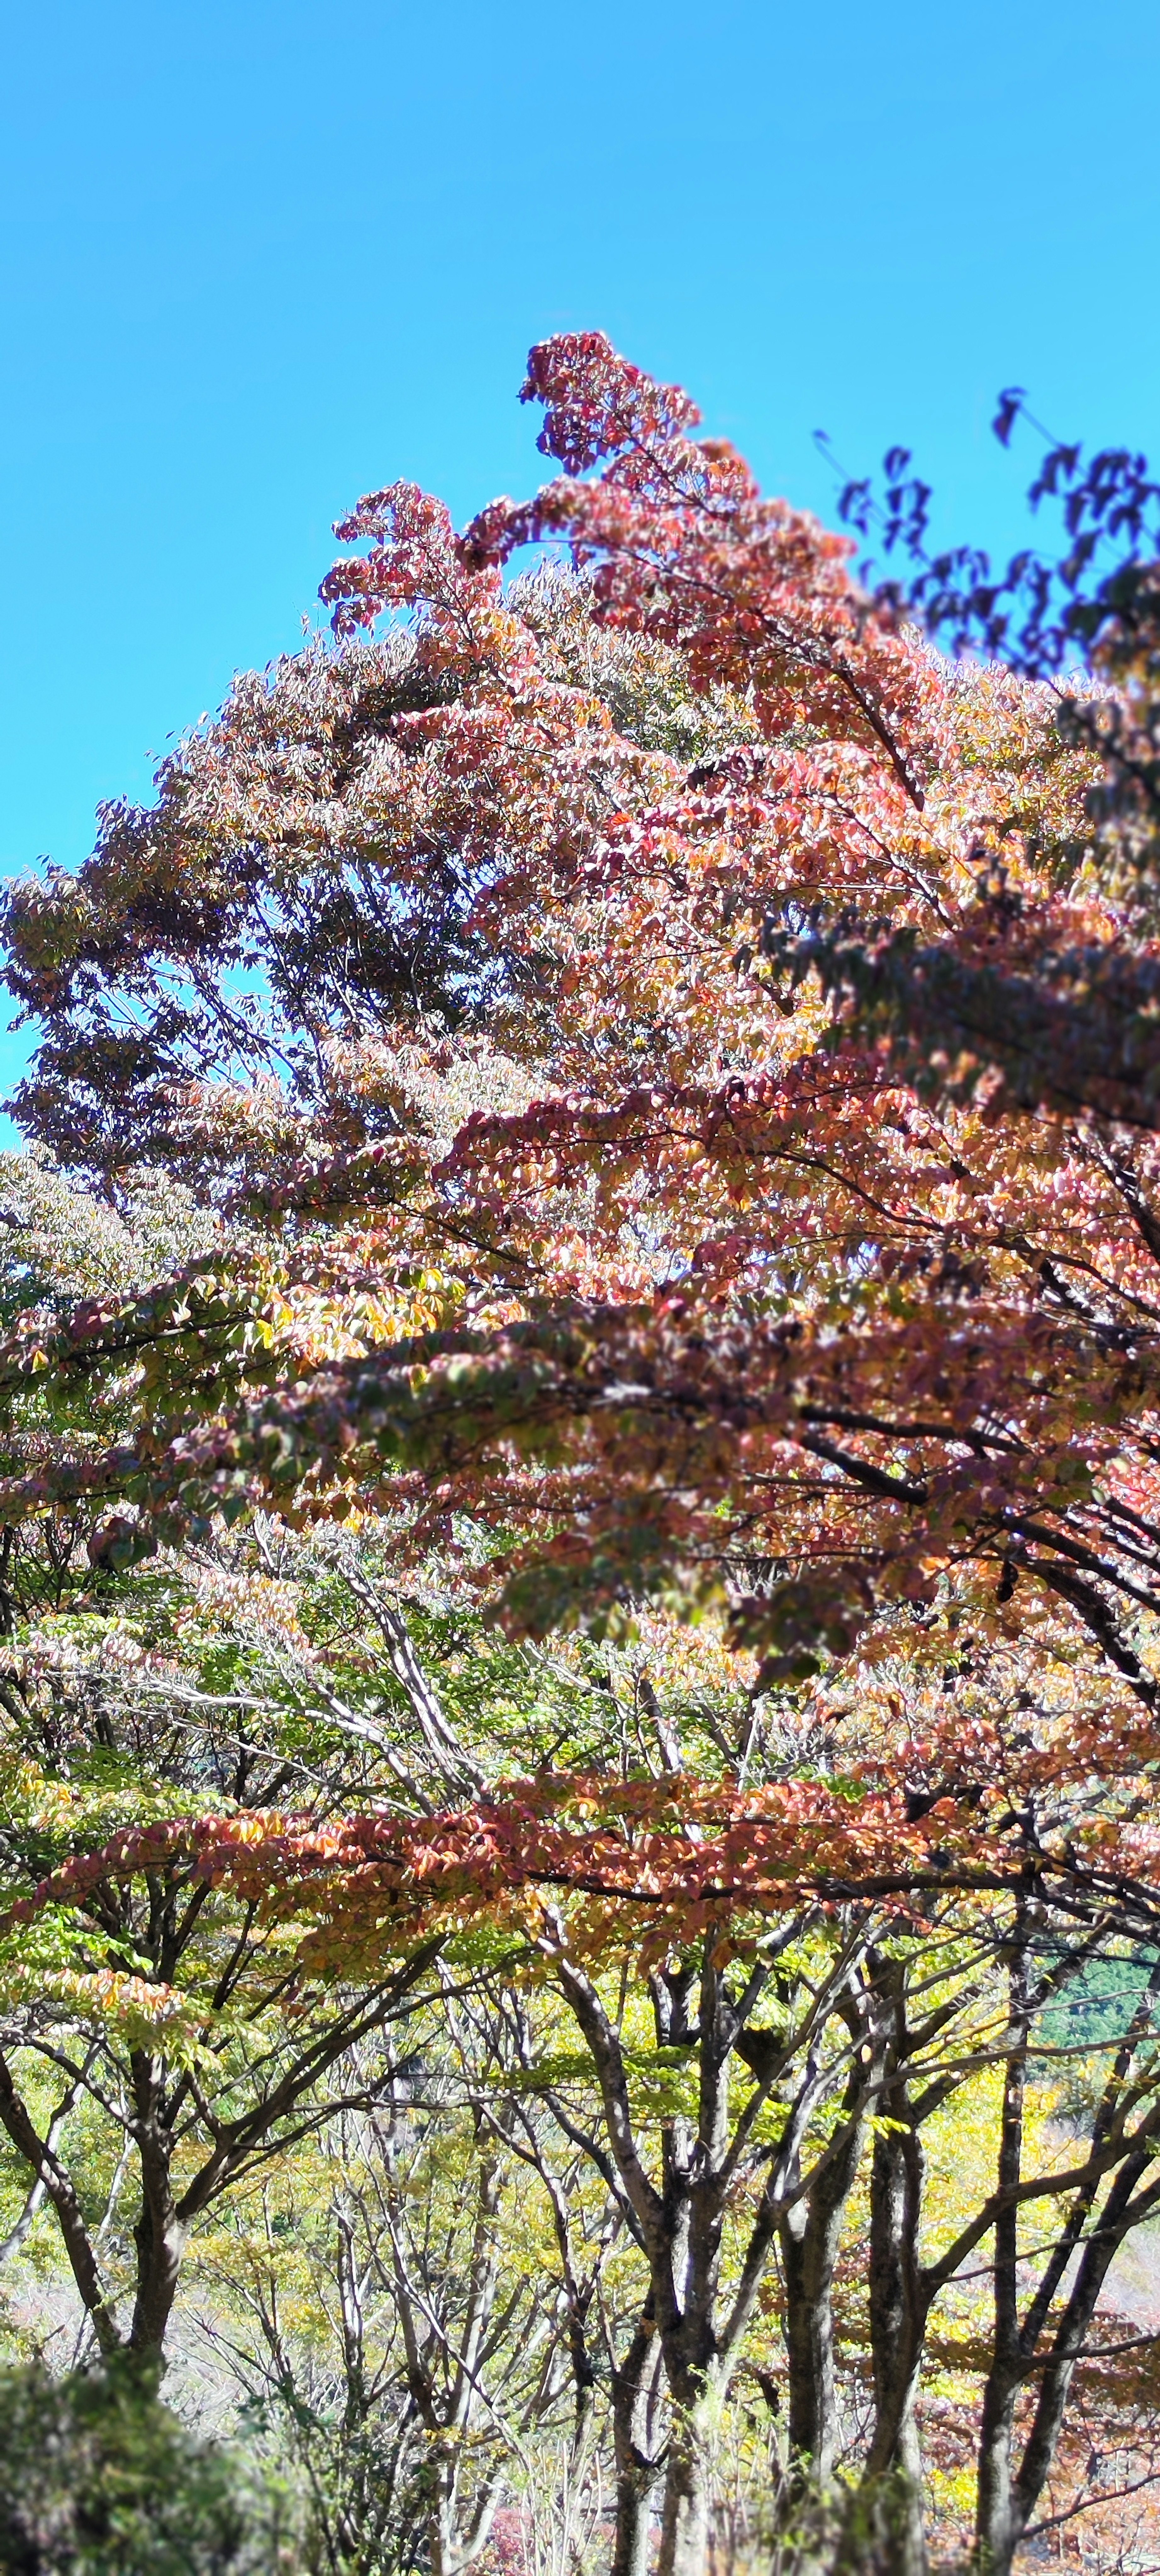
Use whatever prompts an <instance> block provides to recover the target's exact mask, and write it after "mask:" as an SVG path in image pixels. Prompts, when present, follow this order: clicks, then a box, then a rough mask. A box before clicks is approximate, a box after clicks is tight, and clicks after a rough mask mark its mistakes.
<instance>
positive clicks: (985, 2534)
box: [975, 1925, 1031, 2576]
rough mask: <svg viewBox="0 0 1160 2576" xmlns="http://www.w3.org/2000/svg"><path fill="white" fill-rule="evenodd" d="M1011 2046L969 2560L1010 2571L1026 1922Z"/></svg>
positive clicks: (1011, 2010) (1016, 1957)
mask: <svg viewBox="0 0 1160 2576" xmlns="http://www.w3.org/2000/svg"><path fill="white" fill-rule="evenodd" d="M1008 1976H1009V1981H1010V2003H1009V2007H1008V2015H1009V2018H1008V2032H1009V2038H1010V2054H1009V2056H1008V2059H1007V2071H1006V2075H1005V2077H1004V2081H1003V2111H1002V2121H1001V2126H1000V2132H999V2164H998V2177H997V2178H998V2184H999V2190H1000V2192H1001V2193H1002V2194H1005V2195H1011V2197H1010V2198H1008V2201H1007V2206H1006V2207H1005V2208H1003V2209H1001V2210H1000V2214H999V2216H998V2218H997V2219H996V2222H995V2254H994V2264H993V2277H994V2296H995V2344H994V2353H993V2357H992V2361H991V2368H990V2371H989V2373H988V2376H987V2382H986V2386H985V2388H984V2390H983V2413H982V2423H981V2427H980V2432H979V2486H978V2500H977V2504H976V2508H975V2564H976V2567H977V2568H978V2570H979V2571H980V2576H1009V2571H1010V2567H1011V2561H1012V2558H1013V2557H1014V2554H1015V2547H1016V2543H1017V2542H1018V2539H1019V2534H1020V2530H1021V2528H1022V2524H1021V2518H1020V2515H1019V2510H1018V2504H1017V2499H1016V2495H1015V2490H1014V2481H1013V2476H1012V2458H1011V2447H1012V2437H1013V2432H1014V2424H1015V2400H1016V2397H1017V2395H1018V2391H1019V2384H1020V2380H1021V2377H1022V2359H1023V2356H1022V2352H1021V2348H1020V2339H1019V2307H1018V2269H1019V2244H1018V2223H1017V2218H1016V2210H1015V2202H1014V2197H1013V2195H1014V2193H1015V2191H1016V2190H1017V2188H1018V2184H1019V2179H1020V2175H1021V2172H1022V2166H1023V2107H1024V2096H1025V2092H1026V2085H1027V2034H1028V2029H1029V2027H1030V2018H1031V2007H1030V1962H1029V1956H1028V1943H1027V1934H1026V1929H1025V1926H1024V1925H1021V1926H1020V1931H1019V1935H1018V1937H1017V1940H1016V1942H1015V1943H1014V1944H1013V1946H1012V1949H1011V1952H1010V1954H1009V1962H1008Z"/></svg>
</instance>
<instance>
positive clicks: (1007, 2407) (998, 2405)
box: [975, 2369, 1020, 2576]
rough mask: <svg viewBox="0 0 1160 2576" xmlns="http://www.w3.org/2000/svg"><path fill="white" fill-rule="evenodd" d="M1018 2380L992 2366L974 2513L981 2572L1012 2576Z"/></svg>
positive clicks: (1016, 2519)
mask: <svg viewBox="0 0 1160 2576" xmlns="http://www.w3.org/2000/svg"><path fill="white" fill-rule="evenodd" d="M1017 2385H1018V2383H1017V2381H1015V2380H1013V2379H1011V2378H1010V2377H1009V2375H1008V2373H1007V2372H1006V2371H1003V2370H999V2369H992V2371H991V2375H990V2378H989V2379H988V2381H987V2385H986V2388H985V2390H984V2392H983V2421H982V2427H981V2430H980V2434H979V2496H978V2505H977V2508H976V2517H975V2564H976V2566H977V2568H978V2570H979V2576H1010V2568H1011V2561H1012V2559H1013V2557H1014V2555H1015V2547H1016V2543H1017V2541H1018V2538H1019V2520H1020V2518H1019V2516H1018V2514H1017V2511H1016V2505H1015V2496H1014V2492H1013V2487H1012V2477H1011V2434H1012V2428H1013V2424H1014V2418H1015V2394H1016V2388H1017Z"/></svg>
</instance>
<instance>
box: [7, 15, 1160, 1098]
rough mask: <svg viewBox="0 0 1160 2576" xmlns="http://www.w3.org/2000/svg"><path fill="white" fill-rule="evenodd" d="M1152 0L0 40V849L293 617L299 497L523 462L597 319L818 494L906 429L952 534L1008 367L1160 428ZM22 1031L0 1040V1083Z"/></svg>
mask: <svg viewBox="0 0 1160 2576" xmlns="http://www.w3.org/2000/svg"><path fill="white" fill-rule="evenodd" d="M1158 110H1160V10H1158V9H1157V7H1156V0H1105V5H1104V9H1103V11H1102V13H1100V14H1099V16H1098V17H1097V14H1096V13H1095V12H1094V11H1093V10H1092V9H1091V8H1090V7H1087V6H1085V7H1084V8H1082V9H1081V8H1080V7H1079V6H1077V5H1075V0H1056V5H1054V6H1053V7H1051V8H1046V7H1044V6H1043V5H1042V0H1037V5H1030V0H968V5H967V6H966V7H960V8H959V9H957V10H951V9H948V8H946V7H941V8H940V7H937V6H931V5H930V0H926V5H923V6H917V5H914V0H902V5H899V6H896V7H895V8H894V9H893V10H892V11H889V12H887V11H884V10H881V9H878V8H871V7H869V6H867V5H865V0H863V5H861V6H855V5H852V0H830V5H829V6H827V7H813V8H803V7H800V6H798V7H794V8H790V7H787V6H785V5H783V0H717V6H716V8H715V9H712V10H710V9H705V8H693V7H692V6H690V5H688V0H670V5H667V6H661V5H659V0H635V4H634V0H615V5H613V0H590V5H589V6H588V7H587V8H585V9H583V10H580V9H578V8H576V7H575V6H573V7H571V8H569V9H563V8H560V7H557V6H554V5H548V0H539V5H535V6H533V5H529V0H491V5H490V6H487V7H480V6H478V5H477V6H475V7H471V6H467V5H464V0H409V5H407V6H400V5H397V0H330V5H329V6H328V7H326V8H323V7H321V6H320V5H318V0H313V5H310V6H307V5H304V0H277V5H275V0H198V5H191V0H152V5H151V6H148V7H146V6H145V5H144V0H103V5H102V6H101V7H100V8H99V9H98V8H94V7H93V6H92V0H84V5H82V0H39V4H38V6H37V7H36V8H34V9H22V10H19V11H18V10H16V9H12V10H11V11H10V12H9V14H8V18H7V22H6V29H5V82H4V98H3V101H2V103H0V126H2V128H3V132H2V137H0V141H2V150H0V205H2V213H0V300H2V303H3V323H2V333H0V350H2V353H3V368H4V375H5V379H6V381H5V385H4V393H3V400H2V402H0V549H2V561H3V586H4V607H3V617H2V620H0V653H2V657H3V672H2V677H0V871H3V872H6V873H7V872H11V871H13V870H16V869H19V868H22V867H25V866H27V865H29V864H30V863H32V862H33V861H35V859H36V858H37V857H38V855H40V854H42V853H49V854H51V855H52V856H53V857H54V858H56V859H57V860H58V861H60V862H62V863H64V864H66V865H75V864H76V863H77V862H78V861H79V860H80V859H81V858H82V857H83V856H84V854H85V852H86V850H87V849H88V847H89V846H90V842H91V837H92V820H93V812H94V808H95V806H96V804H97V801H98V799H100V798H102V797H106V796H113V795H116V794H118V793H127V794H129V795H131V796H141V795H144V794H146V793H147V791H148V781H149V776H150V765H151V764H150V760H149V753H150V751H151V750H152V751H154V752H157V751H160V750H161V749H162V747H163V746H164V743H165V740H166V738H167V736H169V735H170V734H171V733H173V732H179V731H180V730H182V729H183V728H184V726H185V725H187V724H188V723H190V722H191V721H194V720H195V719H196V718H197V717H198V715H199V714H200V713H201V712H202V710H203V709H206V708H209V707H211V706H213V705H214V704H215V703H216V702H217V701H218V700H219V699H220V697H221V695H222V693H223V691H224V689H225V688H226V686H227V685H228V682H229V679H230V675H231V673H232V671H233V670H234V669H235V668H238V667H240V666H243V665H245V664H248V663H253V662H258V663H261V662H265V661H266V660H268V659H269V657H270V656H271V655H272V654H273V653H275V652H277V651H280V650H282V649H285V648H287V647H290V646H293V644H294V643H295V641H296V639H297V637H298V636H299V634H300V632H301V619H302V615H303V613H304V612H308V611H310V609H311V606H312V602H313V596H314V592H315V589H316V585H317V582H318V580H319V577H320V575H321V573H322V572H323V571H324V570H325V568H326V565H327V563H328V561H329V560H330V557H331V554H332V552H333V550H334V549H333V546H332V543H331V540H330V535H329V524H330V521H331V520H332V519H333V518H334V517H335V516H336V515H337V514H338V512H339V511H340V510H342V509H343V508H344V507H347V506H349V504H350V503H351V502H352V501H353V500H354V498H355V497H356V495H357V494H358V493H359V492H361V491H364V490H365V489H367V488H368V486H373V485H376V484H379V483H383V482H387V481H389V480H391V479H393V478H394V477H395V476H396V475H400V474H406V475H411V476H414V477H415V478H416V479H417V480H419V481H421V482H423V483H426V484H428V485H429V486H431V487H432V488H434V489H437V490H440V491H442V492H443V493H445V495H446V496H447V498H448V499H449V500H450V502H451V504H452V506H453V508H454V510H455V511H456V513H457V515H459V516H461V517H462V516H466V515H467V514H468V513H469V512H470V511H471V510H473V509H474V508H475V507H476V506H477V505H478V504H479V503H480V502H481V501H483V500H484V499H486V498H488V497H490V496H491V495H492V494H493V493H494V492H496V491H499V490H504V489H512V490H521V489H526V488H528V486H529V484H530V483H531V481H532V480H533V479H534V477H535V473H536V465H537V460H536V458H535V454H534V449H533V444H532V441H533V434H534V433H533V423H532V421H531V420H530V419H529V416H528V415H527V413H523V412H521V410H520V408H519V406H518V404H517V403H516V401H515V398H514V397H515V392H516V388H517V386H518V383H519V380H520V375H521V372H522V361H523V356H524V352H525V350H526V348H527V346H528V344H529V342H530V341H531V340H533V339H535V338H539V337H541V336H542V335H543V334H545V333H546V332H549V331H552V330H556V329H560V328H571V327H577V326H589V325H593V324H596V325H600V326H602V327H603V328H605V329H606V330H608V331H609V332H610V333H611V334H612V336H613V337H614V338H615V339H616V340H617V341H618V343H619V344H620V346H621V347H623V348H625V349H627V350H628V352H629V353H630V354H631V355H632V356H634V357H636V358H638V359H640V360H641V361H642V362H643V363H644V364H645V365H647V366H649V367H651V368H652V369H654V370H655V371H657V372H660V373H663V374H664V375H666V376H669V375H672V376H677V377H679V378H681V379H682V380H683V381H684V382H685V383H686V384H688V385H689V386H690V388H691V389H692V390H693V391H694V392H695V393H696V395H697V397H698V399H699V400H700V402H701V404H702V407H703V409H704V411H705V414H706V418H707V421H708V424H709V426H710V427H711V428H712V429H714V430H716V431H718V432H723V433H725V434H727V435H729V436H731V437H733V438H734V439H735V440H736V441H737V442H738V444H739V445H740V446H742V447H743V448H744V449H745V450H746V452H747V453H748V454H749V455H750V457H751V458H752V460H753V462H754V463H755V465H756V466H757V469H758V472H759V473H760V475H761V477H762V480H763V481H764V482H765V483H766V484H767V485H769V486H770V487H773V488H777V489H780V490H783V491H785V492H787V493H789V494H790V496H791V497H792V498H794V499H795V500H799V501H804V502H807V503H810V504H812V505H813V506H815V507H817V508H820V509H823V510H824V509H825V508H826V507H827V504H828V503H829V501H830V497H831V495H830V485H829V482H828V478H827V476H826V474H825V471H824V468H823V467H822V465H821V463H820V461H819V459H818V458H817V456H816V454H815V451H814V449H813V447H812V444H811V433H812V431H813V430H814V428H815V427H817V426H819V425H822V426H824V427H825V428H827V429H828V430H829V432H830V433H831V436H832V438H833V441H834V444H835V447H836V449H837V450H838V451H839V453H840V454H841V455H842V456H843V458H844V459H846V460H847V461H848V462H849V463H850V465H851V466H852V467H854V468H856V469H857V470H862V469H863V468H865V467H866V466H869V465H872V464H874V463H875V462H876V461H877V459H878V457H879V456H880V454H881V452H882V449H883V448H884V447H885V446H886V445H887V444H888V443H889V442H890V441H893V440H895V439H902V440H904V441H905V442H906V443H908V444H909V445H911V446H912V447H913V448H914V449H915V451H916V456H917V459H918V461H919V462H920V463H921V465H922V467H923V470H924V471H925V472H926V473H927V474H928V476H929V477H930V479H932V480H934V481H935V483H936V485H937V487H938V490H939V493H940V497H941V503H942V527H943V529H944V531H945V532H946V533H948V534H952V533H953V534H963V535H971V536H975V537H982V538H983V540H984V541H987V542H991V543H992V544H994V545H996V546H999V547H1002V546H1004V545H1006V544H1007V543H1008V542H1009V541H1011V540H1012V539H1013V538H1014V536H1015V534H1016V532H1017V529H1018V526H1019V509H1018V503H1019V494H1020V490H1021V486H1022V483H1023V482H1024V481H1025V480H1026V479H1027V474H1026V472H1025V471H1024V465H1025V463H1026V464H1027V467H1028V469H1029V464H1030V459H1029V458H1026V459H1025V458H1024V457H1018V458H1017V459H1016V462H1015V465H1014V466H1012V465H1011V464H1010V463H1009V462H1006V461H1005V460H1004V459H1003V457H1002V456H1001V454H1000V452H999V451H998V450H997V449H994V448H993V446H992V442H991V441H990V439H989V436H988V430H987V423H988V420H989V417H990V413H991V409H992V407H993V404H992V398H993V396H994V394H995V392H996V390H997V389H998V387H999V386H1001V385H1004V384H1007V383H1010V382H1012V381H1016V382H1019V383H1021V384H1024V385H1026V386H1028V387H1029V388H1030V390H1031V393H1032V395H1033V398H1034V401H1035V405H1036V408H1037V409H1038V411H1039V412H1040V413H1041V414H1042V415H1043V416H1044V417H1045V418H1046V419H1047V420H1048V421H1049V422H1051V423H1052V424H1053V425H1055V424H1058V425H1059V427H1060V428H1061V429H1062V430H1065V431H1067V432H1069V433H1070V432H1073V431H1074V432H1075V433H1076V434H1078V435H1081V436H1083V437H1085V438H1086V439H1087V440H1089V441H1092V440H1094V441H1097V442H1103V441H1107V440H1112V439H1114V440H1116V441H1121V440H1127V441H1130V442H1132V443H1133V444H1140V445H1143V446H1145V447H1149V446H1150V447H1151V448H1152V450H1153V452H1155V450H1156V449H1157V448H1160V436H1158V434H1157V415H1158V410H1160V404H1158V396H1160V348H1158V337H1160V332H1158V320H1157V316H1158V311H1160V295H1158V292H1157V265H1158V252H1160V221H1158V214H1160V155H1158V153H1157V150H1156V143H1155V135H1156V127H1157V115H1158ZM18 1053H19V1048H18V1046H17V1045H16V1043H15V1042H14V1041H12V1040H10V1039H9V1040H2V1041H0V1081H2V1080H3V1078H4V1076H5V1074H6V1073H7V1072H8V1071H9V1069H10V1068H11V1066H12V1064H13V1063H14V1062H15V1061H16V1059H17V1056H18Z"/></svg>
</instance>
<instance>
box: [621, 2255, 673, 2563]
mask: <svg viewBox="0 0 1160 2576" xmlns="http://www.w3.org/2000/svg"><path fill="white" fill-rule="evenodd" d="M660 2362H661V2351H660V2343H659V2339H658V2336H657V2333H656V2328H655V2325H654V2323H653V2317H652V2301H651V2299H650V2301H649V2303H648V2306H647V2307H646V2309H645V2311H644V2314H643V2316H642V2317H641V2319H640V2323H639V2324H638V2326H637V2329H636V2332H635V2334H634V2335H633V2338H632V2342H631V2343H630V2345H629V2348H628V2351H627V2353H626V2354H625V2357H624V2360H623V2362H622V2363H620V2364H619V2365H616V2364H614V2365H613V2371H612V2437H613V2446H614V2451H615V2458H616V2538H615V2542H614V2544H613V2552H612V2569H611V2576H647V2571H648V2564H649V2536H650V2530H651V2512H652V2501H653V2497H654V2496H655V2494H656V2491H657V2487H658V2484H659V2482H660V2475H661V2469H660V2463H659V2461H658V2460H657V2459H656V2458H655V2457H654V2453H653V2416H654V2414H655V2410H656V2403H657V2396H658V2381H659V2378H660Z"/></svg>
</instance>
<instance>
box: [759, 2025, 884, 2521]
mask: <svg viewBox="0 0 1160 2576" xmlns="http://www.w3.org/2000/svg"><path fill="white" fill-rule="evenodd" d="M864 2105H865V2087H864V2082H863V2078H862V2073H861V2070H859V2075H858V2077H857V2079H855V2078H853V2077H852V2078H851V2085H850V2091H849V2093H848V2095H847V2110H848V2112H849V2116H848V2118H847V2120H846V2125H845V2128H844V2129H843V2130H841V2131H840V2132H839V2133H838V2136H837V2137H836V2139H835V2140H834V2143H833V2146H832V2148H831V2152H830V2155H829V2157H828V2159H827V2161H826V2162H825V2164H824V2165H823V2166H822V2168H821V2171H820V2172H819V2174H818V2175H817V2178H816V2180H815V2181H814V2183H813V2185H812V2186H811V2188H810V2191H809V2192H808V2194H806V2196H805V2197H804V2198H803V2199H802V2200H799V2201H795V2202H794V2203H793V2204H792V2205H791V2207H790V2208H789V2209H788V2210H787V2211H786V2214H785V2217H784V2219H783V2220H782V2223H781V2228H780V2231H779V2233H780V2238H781V2259H782V2270H783V2274H784V2278H785V2340H786V2354H787V2359H788V2363H789V2421H788V2426H787V2431H788V2437H789V2453H790V2484H791V2489H792V2490H793V2491H795V2492H800V2490H801V2488H802V2487H804V2486H812V2485H816V2486H818V2487H822V2488H824V2487H826V2486H828V2485H829V2483H830V2481H831V2479H832V2476H833V2469H834V2457H835V2453H836V2450H837V2444H838V2416H837V2404H836V2393H835V2382H834V2314H833V2287H834V2266H835V2263H836V2262H837V2258H838V2248H839V2245H840V2243H841V2236H842V2221H843V2218H844V2216H845V2213H846V2206H847V2203H848V2201H849V2198H850V2193H851V2191H852V2190H853V2187H854V2180H855V2176H856V2174H857V2171H858V2165H859V2161H860V2158H861V2154H862V2145H863V2140H864V2137H865V2132H866V2112H865V2107H864Z"/></svg>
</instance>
